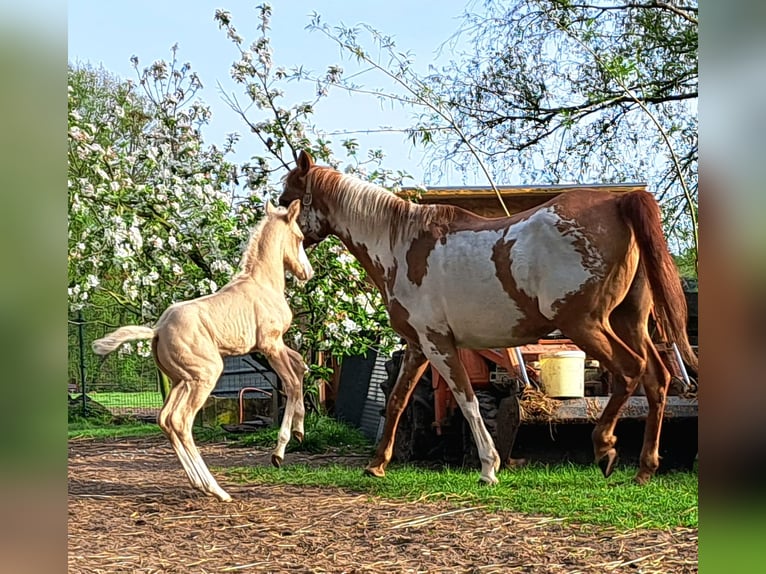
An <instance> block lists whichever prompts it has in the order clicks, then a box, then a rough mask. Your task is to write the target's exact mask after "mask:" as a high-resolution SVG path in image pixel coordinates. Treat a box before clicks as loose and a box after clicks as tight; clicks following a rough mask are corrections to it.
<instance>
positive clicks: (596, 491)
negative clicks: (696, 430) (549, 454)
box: [225, 465, 698, 530]
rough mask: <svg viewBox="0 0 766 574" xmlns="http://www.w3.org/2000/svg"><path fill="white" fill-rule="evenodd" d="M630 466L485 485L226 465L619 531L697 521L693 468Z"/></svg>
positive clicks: (418, 472) (515, 476)
mask: <svg viewBox="0 0 766 574" xmlns="http://www.w3.org/2000/svg"><path fill="white" fill-rule="evenodd" d="M634 472H635V469H632V468H627V469H618V470H616V471H615V473H614V474H613V475H612V476H611V477H610V478H609V479H608V480H605V479H604V478H603V476H602V475H601V472H600V471H599V470H598V468H596V467H595V466H593V467H580V466H575V465H558V466H552V467H548V466H542V465H531V466H529V467H527V468H522V469H517V470H514V471H503V472H501V473H500V474H499V478H500V484H499V485H496V486H493V487H486V486H480V485H478V477H479V472H478V469H477V470H460V469H449V468H445V469H440V470H427V469H421V468H416V467H413V466H407V465H405V466H396V465H394V466H392V467H390V469H389V471H388V473H387V474H386V477H385V478H383V479H376V478H373V477H367V476H364V475H363V473H362V468H361V465H360V466H359V467H344V466H338V465H331V466H327V467H321V468H309V467H307V466H304V465H288V466H286V467H284V468H282V469H275V468H268V467H256V468H236V469H226V470H225V473H226V474H227V475H228V476H230V477H231V478H233V479H235V480H238V481H240V482H245V483H256V484H262V483H279V484H290V485H296V486H318V487H335V488H341V489H345V490H351V491H355V492H362V493H367V494H370V495H373V496H381V497H384V498H392V499H398V500H402V499H403V500H412V501H415V500H418V501H448V502H449V503H451V504H452V505H454V506H455V507H465V506H472V507H477V506H478V507H483V508H486V509H488V510H491V511H492V510H511V511H515V512H523V513H526V514H533V515H544V516H550V517H554V518H560V519H562V520H563V521H571V522H577V523H584V524H595V525H601V526H613V527H615V528H618V529H620V530H630V529H634V528H671V527H676V526H688V527H696V526H697V521H698V514H697V473H696V472H689V473H672V474H667V475H660V476H658V477H655V478H654V479H653V480H652V481H651V482H650V483H649V484H648V485H645V486H638V485H636V484H634V483H633V482H632V477H633V474H634Z"/></svg>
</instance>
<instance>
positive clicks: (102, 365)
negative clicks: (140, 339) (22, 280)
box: [68, 309, 282, 424]
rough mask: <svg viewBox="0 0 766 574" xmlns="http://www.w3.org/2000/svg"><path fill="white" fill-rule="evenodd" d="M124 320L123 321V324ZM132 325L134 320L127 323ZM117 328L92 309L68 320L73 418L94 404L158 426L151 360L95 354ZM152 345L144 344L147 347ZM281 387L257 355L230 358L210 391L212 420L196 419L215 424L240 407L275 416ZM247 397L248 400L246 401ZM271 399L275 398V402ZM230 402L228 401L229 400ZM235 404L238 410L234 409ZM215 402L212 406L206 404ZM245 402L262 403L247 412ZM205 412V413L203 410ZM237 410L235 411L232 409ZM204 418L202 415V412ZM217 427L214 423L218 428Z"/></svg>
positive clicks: (159, 404) (158, 404) (155, 380)
mask: <svg viewBox="0 0 766 574" xmlns="http://www.w3.org/2000/svg"><path fill="white" fill-rule="evenodd" d="M121 320H122V319H121ZM124 321H125V322H130V318H124ZM116 328H117V325H112V324H107V323H106V322H104V321H103V320H100V319H93V318H91V317H89V316H88V310H87V309H86V310H85V312H83V311H80V312H77V313H73V314H70V316H69V340H68V347H69V366H68V394H69V398H70V413H72V414H77V415H80V416H82V417H86V416H87V415H88V414H89V404H90V403H89V401H88V399H92V400H93V401H96V402H97V403H99V404H100V405H101V406H104V407H106V408H107V409H108V410H109V411H110V412H111V414H112V415H120V416H129V417H133V418H137V419H142V420H148V421H154V420H156V418H157V415H158V414H159V411H160V409H161V408H162V403H163V399H162V394H161V393H160V383H159V376H158V375H159V373H158V370H157V367H156V365H155V364H154V359H153V358H152V357H151V356H141V355H140V354H138V353H137V352H136V350H135V349H136V345H135V344H134V345H133V352H130V353H126V352H124V350H123V351H122V352H121V351H120V350H117V351H115V352H113V353H110V354H109V355H106V356H105V357H101V356H98V355H96V354H95V353H94V352H93V351H92V349H91V344H92V343H93V341H94V340H95V339H98V338H100V337H103V336H104V335H106V334H107V333H108V332H110V331H113V330H114V329H116ZM149 344H150V342H149V341H146V345H147V348H148V345H149ZM280 390H281V384H280V381H279V379H278V377H277V375H276V374H275V373H274V371H272V370H271V368H270V367H269V365H268V363H266V362H265V361H261V360H259V359H257V358H256V357H254V356H241V357H226V358H225V359H224V372H223V374H222V375H221V377H220V378H219V380H218V381H217V383H216V386H215V389H214V390H213V392H212V395H213V397H215V398H217V399H219V402H220V403H221V404H218V405H216V404H213V405H212V406H211V411H212V412H211V413H208V415H209V416H207V417H205V416H198V417H197V421H198V422H199V424H206V423H205V422H204V421H205V420H207V419H210V420H213V421H216V420H218V419H220V418H221V417H222V415H221V413H220V412H219V411H220V410H221V409H223V408H224V406H225V407H226V408H227V409H229V410H231V409H232V408H234V407H236V406H237V405H236V403H239V405H238V406H239V408H238V410H239V414H240V418H241V416H242V413H243V412H245V411H247V412H257V413H259V414H268V415H269V416H271V417H272V418H274V417H276V414H277V412H278V409H279V406H280V403H281V402H282V398H281V393H280ZM245 393H247V397H246V398H245ZM272 397H273V399H272ZM227 400H228V401H227ZM231 401H234V402H235V405H234V406H232V405H231ZM208 402H209V403H210V402H213V403H214V401H208ZM243 403H264V404H258V405H255V406H253V405H252V404H250V405H249V406H248V408H246V409H245V408H244V406H243ZM203 410H204V409H203ZM234 410H235V411H236V410H237V408H234ZM202 414H204V413H202ZM214 424H215V423H214Z"/></svg>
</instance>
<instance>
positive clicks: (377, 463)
mask: <svg viewBox="0 0 766 574" xmlns="http://www.w3.org/2000/svg"><path fill="white" fill-rule="evenodd" d="M427 366H428V362H427V361H426V357H425V355H424V354H423V351H422V350H421V348H420V345H419V344H417V343H413V342H412V341H407V347H406V349H405V351H404V359H403V360H402V366H401V369H400V370H399V376H398V377H397V379H396V384H395V385H394V388H393V389H392V390H391V394H390V395H389V397H388V404H387V405H386V420H385V422H384V423H383V436H381V437H380V442H378V447H377V449H376V450H375V456H374V457H373V458H372V460H371V461H370V462H369V464H368V465H367V467H366V468H365V469H364V472H365V474H369V475H371V476H378V477H382V476H385V475H386V466H388V463H389V462H391V457H392V456H393V452H394V439H395V435H396V427H397V425H398V424H399V418H400V417H401V416H402V412H404V409H405V407H406V406H407V402H408V401H409V400H410V395H412V391H413V390H414V389H415V385H416V384H417V382H418V380H419V379H420V377H421V376H422V375H423V372H424V371H425V370H426V367H427Z"/></svg>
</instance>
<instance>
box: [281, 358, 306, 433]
mask: <svg viewBox="0 0 766 574" xmlns="http://www.w3.org/2000/svg"><path fill="white" fill-rule="evenodd" d="M286 349H287V354H288V355H289V357H290V364H291V365H292V368H293V373H294V375H295V378H296V380H297V381H298V391H297V399H296V402H295V411H294V412H293V422H292V432H293V436H294V437H295V439H296V440H297V441H298V442H303V434H304V429H303V420H304V417H305V416H306V407H305V406H304V405H303V378H304V377H305V376H306V373H307V372H308V367H306V362H305V361H304V360H303V357H302V356H301V354H300V353H299V352H298V351H295V350H293V349H291V348H289V347H286Z"/></svg>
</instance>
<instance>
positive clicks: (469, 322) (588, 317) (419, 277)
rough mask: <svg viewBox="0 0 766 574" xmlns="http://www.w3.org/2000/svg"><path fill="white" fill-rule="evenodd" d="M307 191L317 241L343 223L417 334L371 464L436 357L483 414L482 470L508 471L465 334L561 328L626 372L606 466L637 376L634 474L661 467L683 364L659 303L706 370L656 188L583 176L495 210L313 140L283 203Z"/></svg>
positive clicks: (524, 339)
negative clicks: (438, 192) (667, 352)
mask: <svg viewBox="0 0 766 574" xmlns="http://www.w3.org/2000/svg"><path fill="white" fill-rule="evenodd" d="M296 199H300V200H301V202H302V205H303V209H302V210H301V216H300V220H299V221H300V225H301V229H302V230H303V232H304V234H305V235H306V239H305V243H306V244H307V245H310V244H312V243H316V242H318V241H321V240H322V239H323V238H325V237H326V236H327V235H330V234H332V235H335V236H337V237H338V238H339V239H340V240H341V241H342V242H343V243H344V245H345V246H346V247H347V248H348V250H349V251H350V252H351V253H352V254H353V255H354V256H355V257H356V258H357V259H358V260H359V262H360V263H361V265H362V266H363V267H364V269H365V271H366V272H367V275H368V277H369V278H370V279H371V280H372V281H373V283H374V284H375V285H376V286H377V288H378V289H379V290H380V292H381V293H382V295H383V299H384V301H385V304H386V306H387V309H388V313H389V317H390V321H391V327H393V329H394V330H396V331H397V333H399V334H400V335H401V336H402V337H403V338H404V339H405V340H406V342H407V348H406V351H405V355H404V360H403V362H402V367H401V371H400V373H399V377H398V379H397V381H396V384H395V385H394V388H393V390H392V392H391V395H390V397H389V402H388V406H387V409H386V420H385V425H384V428H383V436H382V437H381V439H380V442H379V444H378V447H377V451H376V453H375V456H374V458H373V459H372V460H371V461H370V463H369V464H368V466H367V468H366V472H367V473H368V474H372V475H375V476H383V475H384V474H385V467H386V465H387V464H388V463H389V461H390V460H391V456H392V452H393V443H394V435H395V431H396V426H397V424H398V421H399V417H400V416H401V414H402V411H403V410H404V408H405V406H406V404H407V401H408V400H409V397H410V395H411V393H412V391H413V388H414V385H415V382H416V381H417V379H418V378H419V377H420V375H421V374H422V373H423V370H424V369H425V367H426V365H427V362H426V361H427V360H428V361H430V362H431V363H432V364H433V365H434V366H435V367H436V369H437V370H438V371H439V373H440V374H441V375H442V376H443V377H444V379H445V380H446V381H447V383H448V385H449V387H450V389H451V390H452V392H453V394H454V396H455V399H456V401H457V403H458V405H459V406H460V409H461V411H462V412H463V415H464V417H465V419H466V420H467V421H468V423H469V425H470V427H471V431H472V433H473V436H474V440H475V442H476V445H477V448H478V451H479V458H480V460H481V480H482V481H484V482H487V483H490V484H493V483H496V482H497V478H496V477H495V471H496V470H497V469H498V468H499V464H500V459H499V456H498V454H497V451H496V449H495V447H494V444H493V442H492V438H491V437H490V435H489V433H488V432H487V429H486V427H485V425H484V422H483V421H482V419H481V415H480V413H479V406H478V401H476V400H475V395H474V393H473V390H472V388H471V385H470V382H469V380H468V376H467V374H466V371H465V368H464V367H463V365H462V363H461V362H460V359H459V357H458V353H457V348H458V347H464V348H469V349H470V348H473V349H486V348H496V347H512V346H518V345H524V344H528V343H531V342H534V341H537V340H538V339H539V338H540V337H543V336H545V335H546V334H548V333H550V332H551V331H553V330H555V329H557V328H558V329H561V331H563V332H564V333H565V334H566V335H567V337H569V338H571V339H572V340H573V341H574V342H575V343H576V344H577V345H578V346H579V347H580V348H582V349H583V350H585V351H586V352H587V353H588V354H589V355H591V356H592V357H594V358H596V359H598V360H599V361H600V362H601V364H602V365H604V366H605V367H606V368H607V369H608V370H609V371H610V372H611V373H612V374H613V379H614V384H613V393H612V396H611V398H610V400H609V402H608V403H607V406H606V407H605V408H604V412H603V413H602V414H601V417H600V419H599V421H598V423H597V424H596V427H595V429H594V431H593V434H592V437H593V447H594V452H595V457H596V461H597V462H598V463H599V466H600V467H601V470H602V471H603V473H604V475H605V476H609V474H611V472H612V470H613V467H614V462H615V458H616V450H615V448H614V446H615V443H616V440H617V439H616V437H615V435H614V427H615V424H616V422H617V418H618V415H619V412H620V409H621V408H622V406H623V405H624V404H625V402H626V401H627V399H628V397H629V396H630V395H631V394H632V393H633V391H634V390H635V389H636V387H637V386H638V385H643V387H644V389H645V391H646V397H647V400H648V403H649V414H648V416H647V419H646V426H645V432H644V444H643V448H642V451H641V458H640V468H639V470H638V473H637V474H636V477H635V479H636V481H638V482H639V483H644V482H646V481H647V480H649V479H650V478H651V476H652V475H653V474H654V473H655V471H656V470H657V468H658V466H659V454H658V446H659V435H660V426H661V424H662V417H663V413H664V407H665V396H666V392H667V388H668V385H669V382H670V374H669V373H668V371H667V369H666V368H665V366H664V365H663V363H662V360H661V359H660V356H659V354H658V352H657V350H656V349H655V347H654V345H653V344H652V341H651V340H650V337H649V332H648V320H649V315H650V313H651V312H652V311H653V312H654V316H655V319H656V322H657V325H658V327H659V329H660V330H661V332H662V334H663V336H664V337H665V338H666V339H667V340H670V341H674V342H676V343H677V345H678V347H679V349H680V351H681V354H682V356H683V358H684V361H685V362H686V363H687V364H689V365H690V366H692V367H693V368H694V369H695V370H696V367H697V358H696V357H695V356H694V353H693V351H692V349H691V347H690V345H689V341H688V339H687V336H686V331H685V325H686V302H685V299H684V295H683V291H682V287H681V282H680V278H679V276H678V272H677V271H676V269H675V266H674V264H673V261H672V259H671V257H670V254H669V253H668V250H667V245H666V243H665V239H664V236H663V234H662V228H661V224H660V212H659V208H658V206H657V202H656V201H655V200H654V198H653V197H652V196H651V195H650V194H649V193H647V192H644V191H636V192H631V193H627V194H624V195H620V196H617V195H612V194H608V193H604V192H601V191H595V190H577V191H571V192H569V193H566V194H562V195H559V196H558V197H555V198H553V199H551V200H550V201H548V202H547V203H545V204H543V205H541V206H539V207H537V208H534V209H530V210H528V211H525V212H523V213H519V214H517V215H514V216H512V217H505V218H497V219H487V218H484V217H480V216H478V215H475V214H472V213H470V212H468V211H466V210H463V209H460V208H458V207H454V206H448V205H418V204H415V203H411V202H407V201H404V200H402V199H399V198H398V197H396V196H395V195H393V194H392V193H390V192H388V191H387V190H385V189H383V188H381V187H378V186H375V185H373V184H370V183H367V182H364V181H362V180H360V179H358V178H355V177H352V176H349V175H344V174H341V173H340V172H338V171H336V170H334V169H332V168H329V167H323V166H317V165H315V164H314V162H313V160H312V158H311V156H309V155H308V154H306V153H303V152H301V154H300V155H299V157H298V163H297V167H295V168H294V169H293V170H291V171H290V173H289V174H288V176H287V178H286V179H285V186H284V191H283V193H282V195H281V197H280V203H281V204H283V205H285V204H288V203H289V202H291V201H294V200H296Z"/></svg>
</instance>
